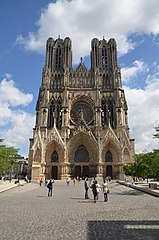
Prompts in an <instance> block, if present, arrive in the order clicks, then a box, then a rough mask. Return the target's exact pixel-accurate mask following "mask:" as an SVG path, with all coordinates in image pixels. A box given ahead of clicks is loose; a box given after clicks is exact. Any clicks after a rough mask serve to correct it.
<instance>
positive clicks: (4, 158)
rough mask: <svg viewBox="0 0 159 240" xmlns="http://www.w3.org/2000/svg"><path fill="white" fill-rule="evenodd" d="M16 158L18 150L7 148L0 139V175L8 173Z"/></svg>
mask: <svg viewBox="0 0 159 240" xmlns="http://www.w3.org/2000/svg"><path fill="white" fill-rule="evenodd" d="M18 156H19V155H18V149H15V148H13V147H7V146H6V145H4V144H3V139H0V174H3V173H10V172H11V169H12V167H13V166H14V165H16V157H18Z"/></svg>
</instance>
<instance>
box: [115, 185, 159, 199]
mask: <svg viewBox="0 0 159 240" xmlns="http://www.w3.org/2000/svg"><path fill="white" fill-rule="evenodd" d="M116 182H117V183H119V184H121V185H124V186H126V187H130V188H133V189H135V190H138V191H141V192H144V193H147V194H149V195H151V196H154V197H159V192H155V191H152V190H150V189H145V188H143V187H138V186H135V185H134V184H132V183H126V182H122V181H116Z"/></svg>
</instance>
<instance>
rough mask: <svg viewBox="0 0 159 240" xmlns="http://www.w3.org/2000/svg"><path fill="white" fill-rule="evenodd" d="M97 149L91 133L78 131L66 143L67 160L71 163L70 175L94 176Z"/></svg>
mask: <svg viewBox="0 0 159 240" xmlns="http://www.w3.org/2000/svg"><path fill="white" fill-rule="evenodd" d="M98 154H99V149H98V146H97V144H96V142H95V140H94V138H93V137H92V136H91V135H88V134H86V133H84V132H79V133H78V134H76V135H75V136H73V137H72V139H71V141H70V142H69V144H68V161H69V162H70V163H71V176H72V177H77V176H78V177H82V178H85V177H94V176H96V174H97V171H96V169H95V167H96V164H97V161H98V158H99V157H98Z"/></svg>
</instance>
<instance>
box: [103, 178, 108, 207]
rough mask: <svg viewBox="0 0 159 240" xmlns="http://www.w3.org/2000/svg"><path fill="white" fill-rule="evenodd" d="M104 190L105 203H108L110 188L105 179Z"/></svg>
mask: <svg viewBox="0 0 159 240" xmlns="http://www.w3.org/2000/svg"><path fill="white" fill-rule="evenodd" d="M102 190H103V194H104V202H107V201H108V193H109V187H108V182H107V181H106V180H105V179H104V180H103V184H102Z"/></svg>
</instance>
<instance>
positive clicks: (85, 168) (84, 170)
mask: <svg viewBox="0 0 159 240" xmlns="http://www.w3.org/2000/svg"><path fill="white" fill-rule="evenodd" d="M83 177H84V178H85V177H89V167H88V166H83Z"/></svg>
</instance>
